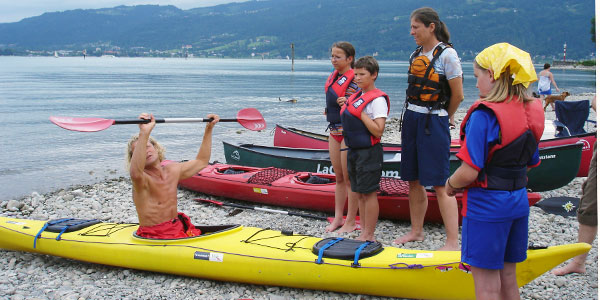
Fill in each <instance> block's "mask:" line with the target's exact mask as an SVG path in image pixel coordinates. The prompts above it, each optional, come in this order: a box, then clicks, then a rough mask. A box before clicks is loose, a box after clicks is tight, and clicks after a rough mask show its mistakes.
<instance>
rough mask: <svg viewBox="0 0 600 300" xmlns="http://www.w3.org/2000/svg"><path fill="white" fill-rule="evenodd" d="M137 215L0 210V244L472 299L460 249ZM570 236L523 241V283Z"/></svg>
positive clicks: (154, 267)
mask: <svg viewBox="0 0 600 300" xmlns="http://www.w3.org/2000/svg"><path fill="white" fill-rule="evenodd" d="M137 228H138V225H137V224H117V223H103V222H99V221H95V220H78V219H63V220H58V221H57V220H53V221H48V222H46V221H37V220H27V219H14V218H4V217H0V248H4V249H10V250H17V251H28V252H35V253H42V254H49V255H55V256H61V257H66V258H71V259H75V260H80V261H86V262H92V263H98V264H105V265H112V266H119V267H124V268H132V269H140V270H147V271H154V272H162V273H171V274H178V275H184V276H192V277H200V278H206V279H213V280H221V281H235V282H244V283H253V284H261V285H274V286H287V287H295V288H306V289H315V290H329V291H336V292H346V293H357V294H370V295H378V296H388V297H402V298H419V299H474V298H475V295H474V287H473V277H472V275H471V274H470V272H469V270H470V268H469V266H468V265H465V264H462V263H460V252H459V251H422V250H409V249H402V248H396V247H382V246H381V244H379V243H370V244H368V243H363V242H359V241H355V240H348V239H341V238H339V239H338V238H328V239H321V238H317V237H311V236H306V235H302V234H299V233H292V232H281V231H274V230H268V229H261V228H256V227H244V226H240V225H217V226H198V228H200V229H201V230H202V232H203V234H202V235H201V236H198V237H192V238H184V239H174V240H152V239H146V238H140V237H137V236H136V235H135V231H136V230H137ZM590 248H591V247H590V245H589V244H585V243H578V244H569V245H560V246H553V247H548V248H546V249H538V250H529V251H528V254H527V260H526V261H524V262H522V263H519V264H518V265H517V280H518V283H519V286H523V285H525V284H527V283H528V282H530V281H531V280H533V279H535V278H536V277H538V276H540V275H541V274H543V273H544V272H546V271H548V270H550V269H552V268H553V267H555V266H556V265H558V264H560V263H562V262H563V261H565V260H567V259H569V258H571V257H573V256H576V255H579V254H582V253H585V252H587V251H589V249H590Z"/></svg>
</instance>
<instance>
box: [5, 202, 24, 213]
mask: <svg viewBox="0 0 600 300" xmlns="http://www.w3.org/2000/svg"><path fill="white" fill-rule="evenodd" d="M21 207H23V203H22V202H19V201H17V200H9V201H8V203H7V204H6V209H8V210H9V211H18V210H19V209H21Z"/></svg>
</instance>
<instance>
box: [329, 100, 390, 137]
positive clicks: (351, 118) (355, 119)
mask: <svg viewBox="0 0 600 300" xmlns="http://www.w3.org/2000/svg"><path fill="white" fill-rule="evenodd" d="M379 97H384V98H385V100H386V101H387V106H388V114H389V113H390V98H389V97H388V95H387V94H386V93H384V92H383V91H381V90H380V89H373V90H370V91H368V92H366V93H363V92H360V91H359V92H356V93H354V94H353V95H352V96H351V97H350V99H348V102H347V103H346V104H344V106H342V109H341V113H340V116H341V119H342V127H344V141H345V142H346V146H348V147H349V148H351V149H361V148H369V147H371V146H373V145H376V144H377V143H379V142H380V141H381V138H376V137H375V136H373V135H372V134H371V132H369V129H368V128H367V126H365V124H364V123H363V122H362V120H361V119H360V115H361V113H362V111H363V110H364V109H365V107H366V106H367V104H369V103H371V102H372V101H373V100H375V99H377V98H379Z"/></svg>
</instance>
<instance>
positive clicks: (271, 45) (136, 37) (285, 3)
mask: <svg viewBox="0 0 600 300" xmlns="http://www.w3.org/2000/svg"><path fill="white" fill-rule="evenodd" d="M542 3H543V5H544V6H540V4H542ZM422 6H430V7H433V8H435V9H436V10H437V11H438V13H439V14H440V18H441V19H442V21H444V22H445V23H446V24H447V26H448V28H449V30H450V33H451V42H453V44H454V46H455V48H456V49H457V51H458V52H459V54H460V55H461V57H463V58H466V59H470V58H472V57H474V55H476V53H477V52H478V51H481V50H482V49H483V48H485V47H487V46H489V45H491V44H494V43H497V42H509V43H511V44H514V45H515V46H517V47H520V48H522V49H524V50H526V51H528V52H530V53H531V54H532V56H534V57H536V58H537V59H549V58H555V59H558V58H562V51H563V44H564V43H565V42H566V43H567V46H568V48H567V57H569V58H575V59H584V58H589V57H590V54H592V53H594V51H595V45H594V43H593V42H592V41H591V34H590V29H591V19H592V17H593V16H594V9H593V8H594V2H592V1H590V0H586V1H581V0H580V1H574V0H567V1H558V0H548V1H544V2H538V1H535V2H530V1H516V0H506V1H485V2H484V1H477V0H448V1H435V0H423V1H419V2H416V3H415V2H412V1H411V2H408V1H386V0H372V1H370V2H369V3H364V2H363V1H359V0H344V1H341V0H327V1H325V0H301V1H298V0H269V1H247V2H241V3H230V4H222V5H217V6H213V7H200V8H192V9H188V10H182V9H179V8H177V7H175V6H172V5H170V6H158V5H137V6H117V7H113V8H102V9H77V10H69V11H64V12H52V13H45V14H42V15H40V16H37V17H31V18H26V19H23V20H21V21H19V22H14V23H0V51H3V52H0V54H2V53H4V54H6V52H7V51H10V52H11V53H13V54H25V53H27V50H29V51H55V50H60V49H62V50H72V51H74V53H77V52H78V51H82V50H83V49H86V52H87V53H88V54H90V55H101V54H103V53H106V52H107V51H111V52H113V53H117V54H118V55H123V56H143V55H160V56H182V55H195V56H201V57H213V56H214V57H252V54H254V55H255V56H256V55H258V56H262V57H267V58H276V57H286V56H291V49H290V44H291V43H294V46H295V54H296V57H297V58H306V57H308V56H312V57H314V58H326V57H328V54H329V53H328V50H329V47H330V46H331V44H332V43H333V42H335V41H338V40H347V41H350V42H351V43H353V44H354V45H355V47H356V48H357V52H358V53H357V56H362V55H371V54H374V53H377V54H378V58H381V59H396V60H405V59H406V58H407V57H408V55H409V54H410V53H411V52H412V51H413V50H414V49H415V47H416V46H415V44H414V41H413V39H412V37H411V36H410V34H409V23H410V21H409V16H410V13H411V12H412V11H413V10H414V9H416V8H418V7H422ZM97 49H100V50H99V51H98V50H97ZM151 50H152V51H151ZM153 53H154V54H153Z"/></svg>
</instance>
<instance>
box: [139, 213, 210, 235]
mask: <svg viewBox="0 0 600 300" xmlns="http://www.w3.org/2000/svg"><path fill="white" fill-rule="evenodd" d="M136 234H137V235H138V236H141V237H145V238H151V239H179V238H185V237H190V236H198V235H200V234H202V232H201V231H200V229H198V228H196V227H194V225H193V224H192V221H191V220H190V217H188V216H187V215H186V214H184V213H181V212H180V213H177V218H174V219H173V220H170V221H165V222H162V223H160V224H156V225H153V226H140V227H139V228H138V230H137V232H136Z"/></svg>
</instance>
